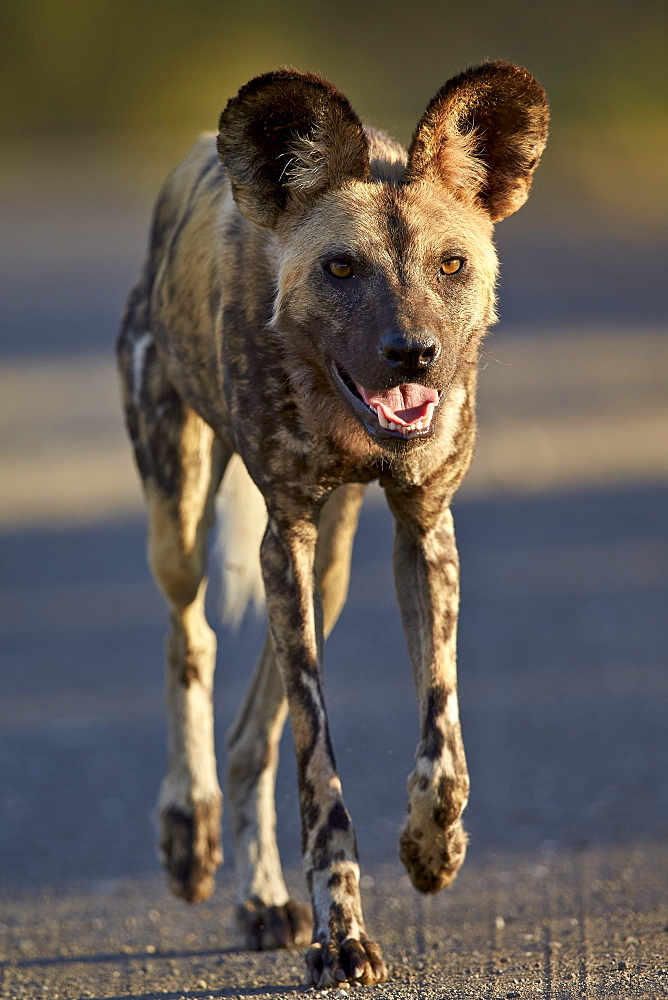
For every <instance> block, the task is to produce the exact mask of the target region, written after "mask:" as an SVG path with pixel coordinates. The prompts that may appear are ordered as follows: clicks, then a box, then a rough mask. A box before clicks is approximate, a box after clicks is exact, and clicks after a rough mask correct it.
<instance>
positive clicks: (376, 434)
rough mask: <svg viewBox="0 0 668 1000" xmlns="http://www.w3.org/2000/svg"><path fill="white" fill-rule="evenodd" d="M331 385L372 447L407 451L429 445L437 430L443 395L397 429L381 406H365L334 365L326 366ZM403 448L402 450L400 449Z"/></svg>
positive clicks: (397, 425) (341, 371)
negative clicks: (367, 437)
mask: <svg viewBox="0 0 668 1000" xmlns="http://www.w3.org/2000/svg"><path fill="white" fill-rule="evenodd" d="M329 369H330V372H331V376H332V381H333V383H334V385H335V386H336V389H337V394H338V396H339V397H340V398H342V399H343V401H344V403H345V404H346V406H347V408H348V410H349V411H352V413H353V414H354V416H355V417H356V418H357V420H358V422H359V423H360V424H361V425H362V427H363V428H364V430H365V431H366V433H367V434H368V435H369V437H370V438H371V439H372V440H373V442H374V443H375V444H377V445H378V446H379V447H381V448H383V450H386V451H389V452H391V453H393V452H395V451H396V450H397V445H399V450H400V451H405V450H406V445H410V446H411V447H416V446H418V447H419V446H420V445H421V444H425V443H426V442H428V441H430V440H431V438H433V436H434V432H435V429H436V419H437V417H436V413H437V410H438V405H439V403H440V401H441V397H442V396H443V393H441V392H439V399H438V403H430V404H429V407H428V409H427V413H426V414H425V415H424V416H423V417H421V418H420V419H419V420H416V421H414V423H412V424H407V425H403V426H402V425H400V424H398V423H396V422H394V421H391V420H389V419H388V418H387V416H386V414H385V413H384V412H383V410H382V408H381V407H380V406H377V407H374V406H367V404H366V403H365V402H364V400H363V399H362V398H361V396H360V395H359V393H358V392H357V391H356V390H355V389H354V388H353V387H351V385H349V384H348V383H349V381H350V382H351V383H352V379H350V376H348V374H347V372H346V371H345V369H344V368H342V366H341V365H339V364H338V363H337V362H336V361H334V360H332V361H331V362H330V365H329ZM402 446H403V447H402Z"/></svg>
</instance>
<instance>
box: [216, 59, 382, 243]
mask: <svg viewBox="0 0 668 1000" xmlns="http://www.w3.org/2000/svg"><path fill="white" fill-rule="evenodd" d="M219 128H220V132H219V135H218V155H219V157H220V160H221V162H222V164H223V166H224V167H225V169H226V171H227V174H228V176H229V178H230V182H231V184H232V192H233V194H234V199H235V201H236V203H237V205H238V206H239V208H240V209H241V211H242V212H243V214H244V215H245V216H246V217H247V218H248V219H251V220H252V221H253V222H257V223H258V224H259V225H261V226H267V227H269V228H273V227H274V226H275V225H276V222H277V221H278V218H279V216H280V214H281V212H283V211H284V210H285V209H286V208H287V207H288V205H289V203H290V202H292V203H300V202H301V203H305V202H306V201H307V200H308V199H309V198H311V197H313V196H314V195H317V194H322V193H323V192H324V191H326V190H328V189H329V188H333V187H338V186H339V185H341V184H342V183H343V182H344V181H346V180H349V179H352V178H355V179H357V180H367V179H369V176H370V174H369V151H368V145H367V141H366V138H365V135H364V130H363V128H362V123H361V122H360V120H359V118H358V117H357V115H356V114H355V112H354V111H353V109H352V108H351V106H350V104H349V103H348V101H347V99H346V98H345V97H344V96H343V94H341V93H339V91H338V90H336V88H335V87H333V86H332V85H331V83H328V82H327V81H326V80H323V79H321V78H320V77H317V76H312V75H311V74H307V73H298V72H297V71H295V70H278V71H277V72H275V73H266V74H265V75H264V76H258V77H256V78H255V79H254V80H251V81H250V83H247V84H246V86H245V87H242V88H241V90H240V91H239V93H238V94H237V96H236V97H233V98H232V99H231V100H230V101H229V102H228V105H227V107H226V108H225V110H224V111H223V113H222V114H221V116H220V124H219Z"/></svg>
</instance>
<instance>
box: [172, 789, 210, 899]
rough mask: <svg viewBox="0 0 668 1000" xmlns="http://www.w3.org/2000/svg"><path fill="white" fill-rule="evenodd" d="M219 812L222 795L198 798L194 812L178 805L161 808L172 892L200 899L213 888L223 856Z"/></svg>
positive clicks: (184, 896)
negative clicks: (211, 797) (205, 798)
mask: <svg viewBox="0 0 668 1000" xmlns="http://www.w3.org/2000/svg"><path fill="white" fill-rule="evenodd" d="M220 816H221V802H220V799H210V800H208V801H206V802H196V803H195V804H194V806H193V809H192V812H187V811H186V810H184V809H182V808H180V807H179V806H166V807H163V809H162V810H161V813H160V819H161V824H162V839H161V842H160V848H161V856H162V862H163V864H164V866H165V868H166V869H167V871H168V873H169V885H170V888H171V890H172V892H173V893H174V894H175V895H176V896H180V897H181V898H182V899H185V900H186V902H188V903H199V902H200V901H201V900H203V899H208V897H209V896H210V895H211V893H212V892H213V889H214V885H215V879H214V873H215V871H216V868H218V866H219V865H220V864H221V863H222V860H223V852H222V849H221V846H220Z"/></svg>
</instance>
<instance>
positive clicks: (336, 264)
mask: <svg viewBox="0 0 668 1000" xmlns="http://www.w3.org/2000/svg"><path fill="white" fill-rule="evenodd" d="M327 270H328V271H329V273H330V274H333V275H334V277H335V278H350V276H351V275H352V273H353V269H352V267H351V266H350V264H345V263H344V262H343V261H342V260H333V261H332V263H331V264H328V265H327Z"/></svg>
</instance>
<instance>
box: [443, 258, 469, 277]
mask: <svg viewBox="0 0 668 1000" xmlns="http://www.w3.org/2000/svg"><path fill="white" fill-rule="evenodd" d="M463 263H464V261H463V260H462V258H461V257H449V258H448V260H444V261H443V263H442V264H441V266H440V269H439V270H440V273H441V274H456V273H457V271H458V270H459V269H460V267H461V266H462V264H463Z"/></svg>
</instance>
